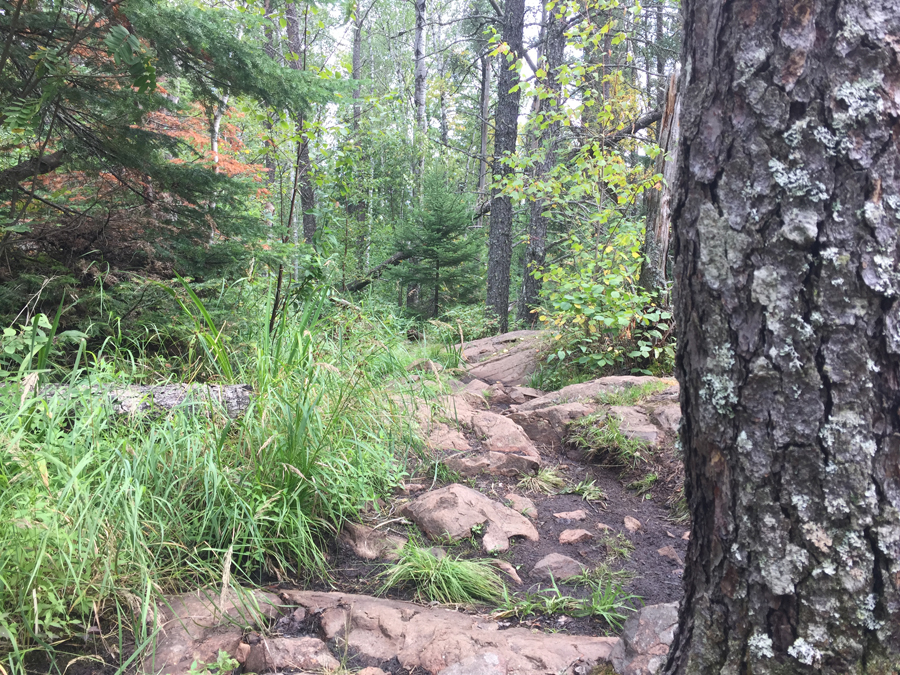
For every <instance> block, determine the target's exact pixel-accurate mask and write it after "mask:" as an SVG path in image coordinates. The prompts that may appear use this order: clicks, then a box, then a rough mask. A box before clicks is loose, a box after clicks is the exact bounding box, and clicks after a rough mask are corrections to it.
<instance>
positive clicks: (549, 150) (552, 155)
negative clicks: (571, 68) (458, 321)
mask: <svg viewBox="0 0 900 675" xmlns="http://www.w3.org/2000/svg"><path fill="white" fill-rule="evenodd" d="M546 26H547V27H546V32H545V36H544V37H545V42H544V49H543V52H544V57H545V61H544V68H545V70H546V71H547V83H546V86H547V88H548V89H550V90H552V91H553V92H555V96H554V97H551V98H555V99H556V105H557V106H559V103H560V93H561V92H560V86H559V81H558V80H557V77H556V69H557V68H559V67H560V66H561V65H562V63H563V54H564V52H565V49H566V29H565V21H563V20H562V19H558V18H557V17H556V13H555V12H553V11H551V12H548V13H547V16H546ZM536 100H537V105H536V106H535V111H534V113H535V114H537V113H539V112H540V111H541V109H542V106H544V105H547V106H549V105H550V103H549V101H550V99H544V100H543V101H541V99H540V98H538V99H536ZM553 112H555V111H550V113H551V114H553ZM559 133H560V123H559V122H558V121H555V122H552V123H551V124H548V125H547V126H546V127H545V128H544V129H543V132H540V137H539V141H538V142H539V143H540V145H542V146H543V147H544V151H545V155H544V157H543V159H542V160H541V161H540V162H538V163H537V164H536V165H535V168H534V173H533V176H534V177H535V178H537V179H540V178H542V177H543V176H544V175H545V174H546V173H548V172H549V171H550V170H551V169H552V168H553V167H554V166H556V150H557V148H558V146H559ZM545 208H546V204H545V203H544V200H542V199H536V200H534V202H532V204H531V221H530V223H529V227H528V246H526V248H525V265H524V267H523V269H522V271H523V278H522V303H521V305H519V320H520V321H523V322H525V323H529V324H534V323H535V322H536V321H537V316H536V315H535V314H533V313H532V310H534V309H535V308H536V307H537V305H538V300H539V298H540V294H541V286H542V283H543V282H542V281H541V280H540V279H539V278H536V277H535V276H534V272H535V271H536V270H539V269H540V268H541V267H543V266H544V258H545V256H546V253H547V220H548V219H547V216H545V215H544V209H545Z"/></svg>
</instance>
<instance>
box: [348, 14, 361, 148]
mask: <svg viewBox="0 0 900 675" xmlns="http://www.w3.org/2000/svg"><path fill="white" fill-rule="evenodd" d="M354 11H355V16H354V17H353V61H352V66H351V67H352V69H353V70H352V72H351V74H350V77H352V78H353V80H355V81H356V88H355V89H354V90H353V125H352V128H353V131H357V130H358V129H359V118H360V115H361V112H360V108H359V99H360V97H361V96H362V89H361V88H360V83H359V81H360V80H361V79H362V21H363V20H362V15H361V14H360V12H361V8H360V6H359V3H356V9H355V10H354Z"/></svg>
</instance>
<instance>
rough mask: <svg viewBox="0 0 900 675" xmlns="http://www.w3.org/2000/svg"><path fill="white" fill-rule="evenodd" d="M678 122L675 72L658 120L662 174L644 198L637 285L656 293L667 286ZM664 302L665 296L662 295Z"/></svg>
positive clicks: (659, 163) (660, 170) (657, 166)
mask: <svg viewBox="0 0 900 675" xmlns="http://www.w3.org/2000/svg"><path fill="white" fill-rule="evenodd" d="M680 123H681V98H680V97H679V96H678V76H677V75H676V74H675V73H673V74H672V75H671V76H670V77H669V88H668V91H667V92H666V100H665V108H664V109H663V114H662V119H661V120H660V122H659V134H658V140H657V143H658V144H659V148H660V153H659V156H658V157H657V158H656V173H659V174H662V177H663V183H662V185H661V186H660V189H659V190H651V191H650V194H649V196H648V198H647V204H648V205H647V226H646V228H645V230H646V231H645V235H644V250H643V253H644V262H643V263H642V264H641V273H640V276H639V279H638V285H639V286H640V287H641V288H643V289H644V290H645V291H647V292H648V293H652V294H654V295H659V294H660V293H662V292H664V291H665V290H666V282H667V278H666V266H667V265H668V261H669V223H670V221H671V218H672V190H673V189H674V187H675V183H676V181H677V180H678V155H677V153H678V136H679V134H680ZM661 300H662V301H663V302H664V303H667V302H668V301H667V299H666V298H661Z"/></svg>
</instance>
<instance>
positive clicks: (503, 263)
mask: <svg viewBox="0 0 900 675" xmlns="http://www.w3.org/2000/svg"><path fill="white" fill-rule="evenodd" d="M524 22H525V0H506V7H505V9H504V15H503V41H504V42H505V43H506V44H507V45H508V46H509V55H510V57H511V59H510V60H505V59H502V58H501V59H500V67H499V68H500V75H499V77H498V78H497V112H496V114H495V115H494V164H493V167H492V173H493V174H494V175H498V174H499V175H500V176H501V180H502V179H503V178H507V177H509V176H511V175H512V169H511V168H510V167H509V166H507V165H505V164H503V160H504V159H505V158H506V157H507V156H508V155H512V154H514V153H515V151H516V138H517V136H518V119H519V99H520V96H521V94H520V93H519V89H518V88H516V90H515V91H513V92H510V89H512V88H513V87H514V86H515V85H516V84H517V83H518V80H519V77H518V73H517V72H516V70H515V68H514V67H513V66H514V64H515V59H517V58H519V57H521V56H522V29H523V26H524ZM510 68H512V70H510ZM501 192H502V190H501V187H500V186H496V187H494V188H493V190H492V193H491V228H490V234H489V237H488V275H487V311H488V312H489V313H490V314H493V315H494V316H495V317H496V318H497V321H498V324H499V328H500V332H501V333H505V332H506V329H507V328H508V326H509V268H510V264H511V261H512V220H513V210H512V202H511V200H510V198H509V196H503V195H502V194H501Z"/></svg>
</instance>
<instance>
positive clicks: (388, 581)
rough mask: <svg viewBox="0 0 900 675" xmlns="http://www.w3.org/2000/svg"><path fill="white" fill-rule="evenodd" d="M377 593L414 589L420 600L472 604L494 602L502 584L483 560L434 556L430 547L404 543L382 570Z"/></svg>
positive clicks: (496, 600) (489, 565) (494, 570)
mask: <svg viewBox="0 0 900 675" xmlns="http://www.w3.org/2000/svg"><path fill="white" fill-rule="evenodd" d="M379 576H380V578H382V579H383V583H382V585H381V589H380V591H379V592H380V593H384V592H386V591H388V590H389V589H391V588H396V587H398V586H400V587H409V588H414V589H415V592H416V598H417V599H418V600H420V601H424V602H439V603H441V604H444V605H448V604H472V603H478V602H487V603H495V602H498V601H499V600H500V599H501V598H502V597H503V596H504V594H505V592H506V586H505V585H504V583H503V581H502V580H501V578H500V575H499V574H498V573H497V572H496V568H495V567H494V566H493V565H492V564H491V562H490V561H487V560H463V559H461V558H453V557H451V556H449V555H446V556H443V557H440V558H439V557H437V556H435V555H434V554H433V553H432V552H431V550H430V549H428V548H423V547H421V546H417V545H414V544H407V545H406V546H405V547H404V548H403V551H402V552H401V553H400V559H399V560H398V561H397V562H396V563H394V564H393V565H391V566H390V567H389V568H388V569H386V570H385V571H384V572H382V573H381V574H380V575H379Z"/></svg>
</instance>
